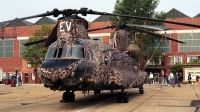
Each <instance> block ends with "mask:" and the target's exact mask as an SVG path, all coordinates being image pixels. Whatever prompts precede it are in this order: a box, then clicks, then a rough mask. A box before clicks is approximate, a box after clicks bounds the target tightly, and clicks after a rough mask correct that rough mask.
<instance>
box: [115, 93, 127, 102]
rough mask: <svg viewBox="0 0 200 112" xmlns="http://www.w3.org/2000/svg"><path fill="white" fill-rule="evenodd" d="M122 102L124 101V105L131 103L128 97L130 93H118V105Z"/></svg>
mask: <svg viewBox="0 0 200 112" xmlns="http://www.w3.org/2000/svg"><path fill="white" fill-rule="evenodd" d="M122 100H123V101H124V103H128V102H129V97H128V93H127V92H118V93H117V103H121V102H122Z"/></svg>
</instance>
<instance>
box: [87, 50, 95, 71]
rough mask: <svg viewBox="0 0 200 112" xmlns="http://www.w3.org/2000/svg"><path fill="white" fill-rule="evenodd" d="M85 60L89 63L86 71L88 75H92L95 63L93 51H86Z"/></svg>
mask: <svg viewBox="0 0 200 112" xmlns="http://www.w3.org/2000/svg"><path fill="white" fill-rule="evenodd" d="M85 58H86V63H87V68H86V70H85V73H86V74H92V71H93V67H94V63H93V56H92V52H91V50H85Z"/></svg>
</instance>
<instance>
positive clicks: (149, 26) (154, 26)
mask: <svg viewBox="0 0 200 112" xmlns="http://www.w3.org/2000/svg"><path fill="white" fill-rule="evenodd" d="M125 25H126V26H130V27H141V28H149V29H154V30H169V29H173V28H172V27H166V26H156V25H140V24H125Z"/></svg>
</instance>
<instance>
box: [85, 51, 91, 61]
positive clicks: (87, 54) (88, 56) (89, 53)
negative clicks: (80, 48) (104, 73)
mask: <svg viewBox="0 0 200 112" xmlns="http://www.w3.org/2000/svg"><path fill="white" fill-rule="evenodd" d="M86 58H87V59H88V60H93V56H92V52H91V50H86Z"/></svg>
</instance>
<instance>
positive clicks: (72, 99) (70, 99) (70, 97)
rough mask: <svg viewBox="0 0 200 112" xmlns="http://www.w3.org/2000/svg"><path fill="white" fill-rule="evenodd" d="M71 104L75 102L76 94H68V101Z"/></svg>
mask: <svg viewBox="0 0 200 112" xmlns="http://www.w3.org/2000/svg"><path fill="white" fill-rule="evenodd" d="M67 101H69V102H74V101H75V95H74V92H70V93H69V94H68V100H67Z"/></svg>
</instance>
